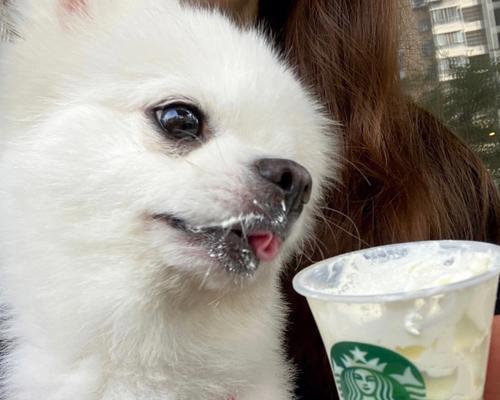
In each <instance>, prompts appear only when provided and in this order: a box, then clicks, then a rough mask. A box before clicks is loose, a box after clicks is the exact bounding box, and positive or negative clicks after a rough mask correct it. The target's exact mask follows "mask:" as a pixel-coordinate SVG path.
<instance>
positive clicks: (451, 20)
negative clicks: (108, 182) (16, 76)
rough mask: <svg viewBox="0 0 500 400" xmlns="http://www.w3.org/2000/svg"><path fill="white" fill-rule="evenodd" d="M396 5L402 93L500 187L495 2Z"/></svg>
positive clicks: (2, 30) (2, 36) (0, 16)
mask: <svg viewBox="0 0 500 400" xmlns="http://www.w3.org/2000/svg"><path fill="white" fill-rule="evenodd" d="M13 1H15V0H0V40H9V39H12V38H14V37H15V36H16V34H15V31H14V29H13V26H12V22H11V18H10V16H9V11H10V8H11V7H9V4H10V3H12V2H13ZM268 1H273V0H268ZM330 1H335V0H330ZM365 1H371V0H365ZM400 1H401V22H402V24H401V28H402V29H401V31H402V37H401V46H400V54H399V56H400V65H401V67H400V77H401V80H402V82H403V85H404V88H405V90H406V92H407V94H408V95H409V96H411V97H412V98H413V99H414V101H416V102H417V103H418V104H420V105H421V106H422V107H424V108H425V109H427V110H428V111H430V112H432V113H433V114H435V115H436V116H437V117H439V118H440V119H441V120H442V121H443V122H444V123H445V124H446V125H448V127H449V128H451V130H452V131H453V132H455V133H456V134H457V135H458V136H459V137H461V138H462V139H463V140H465V141H466V142H467V143H468V144H469V145H470V146H471V147H472V148H473V149H474V150H475V151H476V152H477V153H478V154H479V155H480V157H481V158H482V159H483V161H484V162H485V163H486V165H487V167H488V169H489V170H490V172H491V173H492V175H493V177H494V179H495V181H496V183H497V185H499V186H500V0H400Z"/></svg>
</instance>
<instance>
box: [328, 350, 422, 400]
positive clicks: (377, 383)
mask: <svg viewBox="0 0 500 400" xmlns="http://www.w3.org/2000/svg"><path fill="white" fill-rule="evenodd" d="M331 360H332V364H333V365H332V366H333V376H334V377H335V383H336V384H337V389H338V391H339V394H340V398H341V399H342V400H425V398H426V396H425V383H424V379H423V378H422V375H421V374H420V372H419V371H418V369H417V368H416V367H415V366H414V365H413V364H412V363H411V362H410V361H408V360H407V359H406V358H404V357H403V356H401V355H400V354H398V353H395V352H394V351H391V350H388V349H385V348H383V347H378V346H373V345H370V344H365V343H354V342H340V343H337V344H335V345H334V346H332V350H331Z"/></svg>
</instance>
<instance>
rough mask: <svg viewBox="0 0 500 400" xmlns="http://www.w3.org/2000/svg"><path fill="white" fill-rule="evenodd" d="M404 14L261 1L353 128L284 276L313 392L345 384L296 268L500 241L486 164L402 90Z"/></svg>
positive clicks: (308, 77) (280, 36)
mask: <svg viewBox="0 0 500 400" xmlns="http://www.w3.org/2000/svg"><path fill="white" fill-rule="evenodd" d="M399 13H400V6H399V0H296V1H291V0H274V1H261V4H260V16H261V20H263V21H264V23H266V24H267V25H268V26H271V28H272V31H273V33H274V35H275V36H276V38H277V40H278V42H279V44H280V45H281V46H282V48H283V50H284V52H285V54H286V56H287V57H288V59H289V61H290V62H291V64H292V65H294V66H296V69H297V72H298V74H299V76H300V77H301V78H302V79H303V80H304V81H305V82H306V83H307V84H308V85H310V86H311V87H312V88H313V90H314V91H315V92H316V93H317V95H319V97H320V98H321V99H322V101H323V103H324V104H325V106H326V108H327V110H328V111H329V112H330V113H331V115H332V116H333V117H334V118H335V119H337V120H339V121H340V122H341V124H342V125H343V129H342V133H343V147H342V149H341V152H342V158H343V160H344V162H343V165H342V166H341V180H340V184H338V185H336V186H335V187H331V188H330V191H329V193H328V195H327V201H326V203H325V205H324V209H323V211H324V219H323V223H320V224H318V229H317V232H316V242H317V246H316V247H315V251H313V252H312V254H307V256H304V257H302V258H301V259H299V260H296V262H295V263H294V265H293V266H291V267H290V269H289V271H288V274H287V275H286V276H285V277H284V280H283V286H284V291H285V293H286V294H287V297H288V300H289V301H290V303H291V315H290V321H291V322H290V324H289V329H288V333H287V337H288V342H287V344H288V350H289V354H290V356H291V357H292V359H293V360H294V361H295V363H296V364H297V366H298V367H299V376H298V395H299V396H303V397H304V398H314V399H332V398H335V397H334V394H333V393H335V390H334V389H333V382H332V378H331V372H330V367H329V364H328V361H327V359H326V354H325V352H324V348H323V345H322V343H321V339H320V337H319V334H318V333H317V332H316V331H315V328H314V322H313V320H312V317H311V315H310V312H309V310H308V308H307V305H306V303H305V301H304V300H303V299H302V298H301V297H300V296H298V295H296V294H295V293H294V292H293V290H292V289H291V278H292V277H293V275H294V274H295V272H296V271H297V269H299V268H302V267H304V266H306V265H308V264H309V263H310V262H311V261H316V260H319V259H322V258H326V257H331V256H333V255H336V254H339V253H343V252H348V251H352V250H356V249H359V248H362V247H367V246H374V245H379V244H387V243H394V242H403V241H413V240H426V239H471V240H482V241H490V242H498V240H499V229H498V216H499V215H500V200H499V196H498V193H497V190H496V187H495V185H494V183H493V181H492V179H491V177H490V175H489V173H488V171H487V170H486V168H485V167H484V165H483V164H482V163H481V161H480V160H479V158H478V157H477V156H476V155H475V154H474V153H473V152H472V151H471V150H470V149H469V148H468V147H467V146H466V145H465V144H464V143H463V142H462V141H461V140H459V139H458V138H457V137H456V136H455V135H454V134H453V133H451V132H450V131H449V130H448V129H447V128H446V127H445V126H444V125H443V124H442V123H440V122H439V121H438V120H436V119H435V118H434V117H433V116H432V115H430V114H429V113H427V112H426V111H423V110H422V109H420V108H419V107H417V106H416V105H415V104H413V103H412V102H411V101H409V99H407V98H406V97H405V95H404V93H403V91H402V88H401V83H400V81H399V65H398V50H399V40H398V24H399ZM332 152H333V149H332ZM320 370H322V373H320Z"/></svg>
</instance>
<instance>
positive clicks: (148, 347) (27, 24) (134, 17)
mask: <svg viewBox="0 0 500 400" xmlns="http://www.w3.org/2000/svg"><path fill="white" fill-rule="evenodd" d="M15 4H16V5H17V15H18V17H19V18H18V21H17V26H16V30H17V31H18V32H19V34H20V39H17V40H15V41H14V42H13V43H8V44H7V43H6V44H3V45H2V46H3V47H2V49H1V51H2V53H1V57H0V61H1V63H2V65H1V70H0V96H1V100H0V172H1V175H2V179H0V219H1V221H2V223H1V225H0V293H1V301H2V304H3V309H5V310H6V314H5V318H6V319H7V321H6V323H4V325H3V336H4V338H5V340H7V341H8V342H7V343H9V348H8V351H7V354H6V356H5V357H4V360H3V364H2V369H3V372H4V373H3V376H4V378H3V382H2V387H3V389H2V391H3V394H4V398H5V399H6V400H13V399H16V400H21V399H22V400H35V399H36V400H40V399H44V400H68V399H72V400H83V399H85V400H111V399H116V400H118V399H119V400H131V399H134V400H138V399H140V400H159V399H162V400H174V399H175V400H184V399H190V400H197V399H198V400H225V399H227V398H235V399H237V400H255V399H259V400H285V399H290V398H291V394H290V390H291V382H290V381H291V376H292V375H293V373H292V372H291V370H290V368H289V366H288V365H287V363H286V362H285V361H284V357H283V355H282V352H281V342H280V336H281V333H282V328H283V324H282V322H283V316H284V308H283V305H282V303H281V300H280V295H279V292H278V275H279V271H280V269H281V266H282V263H283V261H284V260H285V259H287V258H289V256H290V255H291V254H292V253H293V252H294V251H297V250H298V249H299V248H300V246H301V243H302V242H303V241H304V240H305V239H306V237H307V234H308V233H310V231H311V228H312V222H313V219H314V215H315V212H316V207H317V205H318V202H319V199H320V196H321V188H322V186H323V185H324V183H325V177H326V176H330V177H331V176H332V175H333V172H334V170H333V169H332V167H334V165H333V163H332V162H331V161H332V159H333V158H334V156H335V155H332V154H327V152H331V149H332V148H333V144H332V142H331V141H332V140H333V139H332V138H331V137H330V136H329V135H327V134H326V132H327V131H330V130H331V129H330V126H329V122H328V121H327V120H326V119H325V118H324V117H323V116H322V113H321V111H320V110H319V107H318V105H317V104H316V103H315V101H314V100H313V99H312V98H311V96H310V95H309V94H307V92H306V91H305V90H304V88H303V87H302V86H301V85H300V84H299V83H298V82H297V80H296V78H295V77H294V76H293V73H291V72H290V71H289V69H288V68H287V67H286V66H285V65H284V64H283V63H282V62H281V61H280V60H279V57H277V55H276V54H275V53H274V52H273V51H272V50H270V46H269V45H268V43H267V42H266V40H265V39H264V38H263V37H262V35H261V34H259V33H258V32H256V31H253V30H242V29H240V28H237V27H235V26H234V25H233V24H232V23H231V22H230V21H228V20H227V19H226V18H224V17H223V16H221V15H219V14H217V13H213V12H210V11H207V10H196V9H193V8H189V7H187V6H182V5H179V4H177V2H176V1H174V0H163V1H158V0H143V1H137V0H136V1H134V0H123V1H121V0H120V1H112V0H20V1H18V2H16V3H15ZM259 160H286V161H285V162H286V163H289V164H290V166H291V168H295V169H296V170H297V171H300V172H301V173H302V174H303V175H304V176H306V175H307V174H310V176H311V177H312V182H313V183H312V189H311V188H307V190H311V192H310V200H309V194H307V193H306V192H307V190H306V189H304V192H303V193H302V194H301V196H302V197H303V198H300V199H298V200H297V199H294V200H293V202H291V203H290V204H291V205H288V206H286V205H285V206H283V204H285V203H283V198H281V197H282V194H280V193H281V189H276V187H275V186H276V185H275V183H276V182H274V183H271V182H270V181H266V179H264V178H263V176H264V172H262V171H260V170H259V168H261V167H262V165H261V166H259V167H257V166H256V163H257V162H258V161H259ZM273 162H274V161H273ZM287 165H288V164H287ZM265 168H268V166H265ZM259 171H260V172H259ZM305 171H307V173H306V172H305ZM266 173H267V172H266ZM286 178H287V179H285V178H283V182H281V181H278V182H277V183H276V184H277V185H281V186H280V187H282V188H283V190H288V187H289V186H290V187H291V186H293V185H291V184H290V182H288V181H289V178H290V177H289V176H288V175H287V177H286ZM269 179H271V178H269ZM273 179H274V178H273ZM304 179H306V178H304ZM280 196H281V197H280ZM307 200H309V201H307ZM305 203H307V204H305ZM287 207H288V208H287Z"/></svg>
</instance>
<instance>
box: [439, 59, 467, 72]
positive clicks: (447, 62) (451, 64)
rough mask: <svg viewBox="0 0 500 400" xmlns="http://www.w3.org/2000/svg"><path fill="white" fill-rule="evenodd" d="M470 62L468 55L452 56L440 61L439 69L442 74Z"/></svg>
mask: <svg viewBox="0 0 500 400" xmlns="http://www.w3.org/2000/svg"><path fill="white" fill-rule="evenodd" d="M468 64H469V59H468V58H467V57H450V58H444V59H442V60H439V61H438V70H439V72H440V73H441V74H448V73H450V70H451V69H453V68H461V67H465V66H467V65H468Z"/></svg>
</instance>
